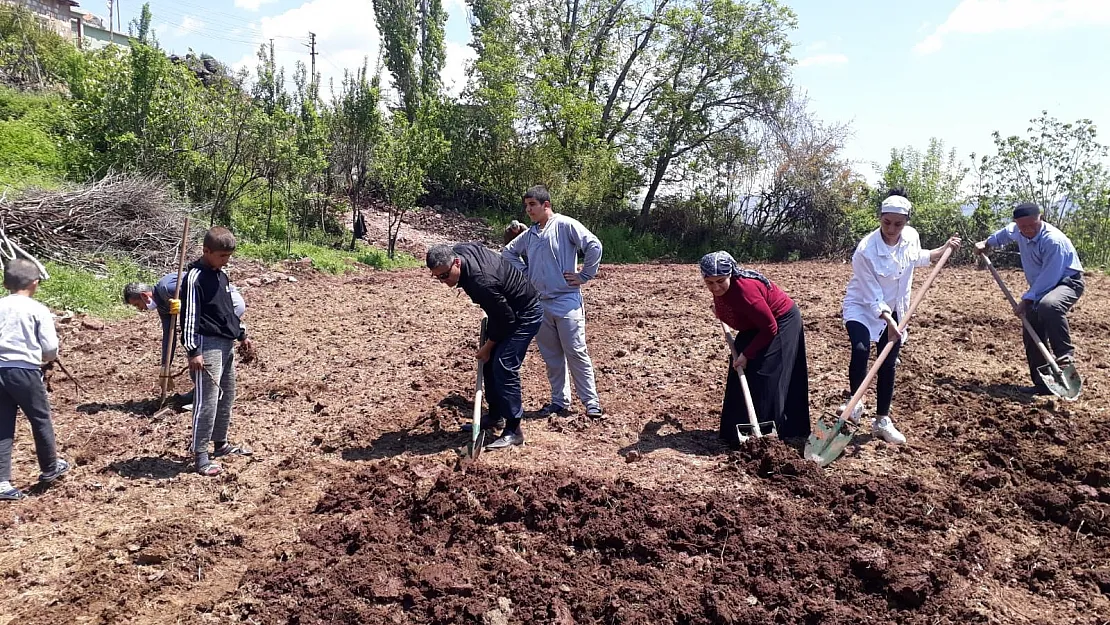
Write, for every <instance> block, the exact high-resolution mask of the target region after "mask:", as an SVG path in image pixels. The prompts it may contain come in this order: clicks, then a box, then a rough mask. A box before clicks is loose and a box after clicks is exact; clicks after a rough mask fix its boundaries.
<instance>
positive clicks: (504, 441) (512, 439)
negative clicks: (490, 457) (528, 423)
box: [486, 430, 524, 451]
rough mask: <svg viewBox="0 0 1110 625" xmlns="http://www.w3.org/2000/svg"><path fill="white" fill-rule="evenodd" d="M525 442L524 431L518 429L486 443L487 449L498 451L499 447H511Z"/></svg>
mask: <svg viewBox="0 0 1110 625" xmlns="http://www.w3.org/2000/svg"><path fill="white" fill-rule="evenodd" d="M523 444H524V432H523V431H521V430H517V431H516V432H506V433H504V434H502V435H501V437H500V438H498V439H497V440H495V441H493V442H492V443H490V444H489V445H486V451H497V450H499V449H508V448H509V447H519V446H521V445H523Z"/></svg>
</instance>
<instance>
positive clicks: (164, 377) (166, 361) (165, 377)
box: [158, 217, 189, 405]
mask: <svg viewBox="0 0 1110 625" xmlns="http://www.w3.org/2000/svg"><path fill="white" fill-rule="evenodd" d="M188 245H189V218H188V217H186V218H185V227H184V228H183V229H182V231H181V258H179V259H178V261H177V284H176V285H175V286H174V289H173V298H174V299H181V273H182V271H184V270H185V254H186V253H188V251H189V250H188ZM175 342H177V315H176V314H172V313H171V314H170V343H169V345H168V346H167V349H166V353H165V354H163V355H162V371H161V375H160V376H158V388H159V389H160V392H161V396H160V397H159V398H158V402H159V405H161V404H164V403H165V402H166V395H167V394H168V393H169V387H170V384H172V382H171V380H172V377H171V376H170V366H171V365H172V362H171V358H170V354H172V353H173V351H174V349H173V348H174V345H173V344H174V343H175Z"/></svg>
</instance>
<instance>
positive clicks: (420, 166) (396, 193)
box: [374, 115, 447, 259]
mask: <svg viewBox="0 0 1110 625" xmlns="http://www.w3.org/2000/svg"><path fill="white" fill-rule="evenodd" d="M429 121H431V120H425V119H424V118H423V117H420V118H418V119H417V121H416V123H415V124H410V123H408V120H407V118H405V117H404V116H403V115H394V116H393V118H392V120H391V121H390V124H389V127H388V129H387V130H386V132H385V134H384V136H383V138H382V146H381V149H380V150H379V151H378V153H377V158H376V159H375V162H374V175H375V177H376V178H377V180H378V183H379V184H380V185H381V188H382V191H383V194H384V196H385V200H386V202H388V205H389V225H388V238H389V249H388V254H389V258H391V259H392V258H393V255H394V253H395V252H396V250H397V235H398V234H399V233H400V230H401V224H402V223H403V222H404V218H405V214H406V213H408V212H409V211H410V210H412V209H413V208H414V207H415V205H416V200H417V198H419V197H420V196H421V195H423V194H424V175H425V172H426V171H428V169H429V167H431V166H432V165H434V163H435V161H436V160H437V159H439V158H442V155H443V153H444V152H445V151H446V149H447V146H446V142H445V141H444V139H443V135H442V134H441V133H440V132H439V130H438V129H436V127H435V126H434V124H431V123H428V122H429Z"/></svg>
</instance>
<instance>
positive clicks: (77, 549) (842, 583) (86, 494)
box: [0, 262, 1110, 625]
mask: <svg viewBox="0 0 1110 625" xmlns="http://www.w3.org/2000/svg"><path fill="white" fill-rule="evenodd" d="M756 268H757V269H760V270H762V271H764V272H765V273H766V274H767V275H768V276H769V277H771V278H772V279H773V280H775V281H776V282H778V283H779V284H780V285H781V286H782V287H783V288H784V289H785V290H786V291H787V292H788V293H790V294H791V295H792V296H793V297H794V298H795V300H796V301H797V302H798V304H799V306H800V307H801V309H802V314H803V316H804V319H805V330H806V340H807V344H808V345H807V346H808V351H809V358H810V360H809V371H810V376H811V384H810V386H811V397H810V401H811V405H812V409H813V412H814V415H815V416H816V415H818V414H822V413H825V412H827V411H829V410H831V409H833V408H835V406H836V405H838V404H839V403H841V402H842V401H844V399H845V398H846V395H847V392H846V390H847V389H846V387H847V361H848V356H849V352H848V342H847V337H846V333H845V332H844V329H843V326H842V323H841V319H840V300H841V297H842V295H843V291H844V287H845V285H846V283H847V280H848V278H849V267H848V266H847V265H845V264H836V263H816V262H801V263H792V264H783V265H763V266H757V267H756ZM259 271H261V269H260V268H258V267H256V266H253V265H250V264H249V263H238V264H233V266H232V268H231V272H232V278H233V280H235V281H236V282H237V283H239V284H240V285H242V284H244V283H245V281H246V280H247V279H249V278H250V277H251V276H252V275H255V274H257V273H258V272H259ZM285 271H292V272H295V273H294V275H296V277H297V278H298V281H297V282H289V281H287V280H278V281H274V282H270V283H268V284H266V283H263V284H258V285H257V286H250V287H246V288H245V289H244V296H245V297H246V299H247V302H248V305H249V311H248V313H247V317H246V321H248V323H249V327H250V331H251V333H252V335H253V337H254V339H255V342H256V345H257V346H258V348H259V360H258V361H257V362H256V363H254V364H252V365H240V368H239V391H238V400H237V402H236V407H235V411H234V417H233V422H232V429H231V432H232V438H233V440H235V441H238V442H243V443H246V444H249V445H250V446H252V447H253V448H254V450H255V455H254V456H253V457H251V458H234V459H231V460H229V461H227V462H225V463H224V469H225V471H224V473H223V474H222V475H220V476H219V477H216V478H206V477H201V476H199V475H196V474H194V473H193V472H192V471H191V466H190V464H189V457H188V455H187V454H186V445H187V440H188V438H189V433H190V426H191V422H190V415H189V414H188V413H184V412H177V413H173V414H170V415H168V416H158V417H156V416H155V413H156V407H157V406H156V405H155V402H154V401H152V399H151V398H152V397H155V396H156V392H155V390H154V385H155V382H156V379H157V373H156V371H157V359H158V354H157V345H158V333H159V327H158V320H157V319H156V318H154V317H153V314H150V315H143V316H136V317H133V318H130V319H127V320H124V321H122V322H118V323H112V324H107V325H105V324H101V323H98V322H96V321H95V320H71V321H68V322H63V323H59V328H60V332H61V334H62V338H63V348H62V350H63V351H62V354H63V358H64V359H65V361H66V365H67V366H68V368H69V369H71V370H73V371H74V372H75V373H76V374H78V376H79V378H80V380H81V382H82V384H83V386H84V387H86V388H85V392H84V393H79V392H78V391H77V390H76V389H75V388H74V386H73V385H72V384H71V383H69V382H68V381H67V380H65V379H64V377H62V376H60V375H57V376H55V377H54V379H53V391H52V393H51V399H52V402H53V405H54V409H55V427H56V429H57V434H58V440H59V446H60V449H61V453H62V455H63V456H64V457H65V458H67V459H69V460H71V461H73V462H75V465H76V466H75V468H74V469H73V471H71V473H70V474H69V475H68V476H66V477H65V478H64V479H63V480H62V481H60V482H59V483H57V484H56V485H54V486H53V487H51V488H49V489H46V490H40V489H38V488H37V487H36V488H33V489H31V497H29V498H27V499H26V500H24V501H22V502H19V503H15V504H6V505H0V588H2V594H0V596H2V599H0V625H7V624H8V623H12V624H19V625H23V624H31V623H50V624H57V623H231V622H243V623H290V624H292V623H304V624H307V623H397V624H407V623H413V624H416V623H421V624H424V623H443V624H446V623H484V624H487V625H494V624H510V623H513V624H515V623H557V624H561V625H568V624H571V623H578V624H583V625H585V624H594V623H597V624H601V623H606V624H612V623H627V624H632V623H636V624H645V625H646V624H658V623H689V624H702V623H705V624H708V623H736V624H742V623H753V624H756V623H784V624H791V623H806V624H834V623H835V624H852V625H859V624H863V623H876V624H877V623H915V624H921V625H925V624H930V625H936V624H953V625H955V624H961V625H962V624H966V623H1030V624H1049V623H1051V624H1065V623H1066V624H1083V625H1102V624H1104V623H1107V622H1110V442H1108V441H1110V415H1108V400H1110V368H1108V367H1110V348H1108V345H1107V340H1108V336H1110V302H1108V300H1107V297H1106V295H1107V293H1108V292H1110V280H1108V279H1106V278H1104V277H1101V276H1090V277H1089V278H1088V285H1087V293H1086V295H1085V296H1084V297H1083V299H1082V300H1081V301H1080V304H1079V305H1078V307H1077V308H1076V310H1075V311H1074V312H1073V313H1072V315H1071V320H1072V328H1073V333H1074V336H1075V339H1076V343H1077V345H1078V346H1079V351H1078V367H1079V369H1080V371H1081V373H1082V374H1083V375H1084V377H1085V388H1084V392H1083V395H1082V397H1081V399H1080V400H1079V401H1077V402H1072V403H1068V402H1064V401H1062V400H1058V399H1053V398H1039V397H1032V396H1027V395H1023V394H1022V393H1021V392H1019V391H1018V390H1017V388H1016V387H1017V386H1021V385H1028V384H1029V383H1030V381H1029V380H1028V374H1027V371H1026V367H1025V364H1024V357H1023V352H1022V348H1021V340H1020V330H1019V323H1018V321H1017V319H1016V318H1014V317H1013V316H1012V315H1011V314H1010V313H1009V307H1008V305H1007V304H1006V303H1005V301H1004V299H1003V297H1002V295H1001V293H1000V292H999V291H998V290H997V288H996V287H995V286H994V284H993V282H992V281H991V279H990V276H989V274H986V273H983V272H978V271H975V270H974V269H970V268H952V269H945V270H944V271H943V272H942V273H941V274H940V276H939V278H938V281H937V283H936V285H935V287H934V290H933V291H931V292H930V293H929V296H928V298H927V299H926V301H925V303H924V305H923V306H922V307H921V308H920V309H919V311H918V314H917V315H916V316H915V318H914V319H913V321H912V322H911V324H910V338H909V341H908V342H907V343H906V346H905V348H904V349H903V351H902V356H901V364H900V366H899V369H898V387H897V390H896V393H895V407H894V413H893V416H894V418H895V420H896V422H897V424H898V425H899V427H900V428H901V430H902V431H903V432H904V433H905V434H906V435H907V436H908V437H909V441H910V442H909V444H908V445H906V446H904V447H901V448H896V447H893V446H890V445H888V444H886V443H884V442H882V441H879V440H876V439H872V438H871V437H870V436H869V435H863V434H861V435H859V436H857V437H856V439H855V441H854V443H853V445H852V446H850V447H849V448H848V450H847V453H846V455H845V456H844V457H842V458H841V459H839V460H838V461H837V462H835V463H834V464H832V465H831V466H829V467H828V468H825V469H820V468H818V467H817V466H816V465H814V464H812V463H809V462H806V461H803V460H802V459H801V458H800V457H799V454H798V453H797V452H796V451H794V450H792V449H790V448H788V447H786V446H784V445H783V444H782V443H781V442H779V441H776V440H770V439H764V440H763V441H760V442H758V443H750V444H747V445H746V446H745V447H744V448H743V449H742V450H741V451H738V452H730V451H729V450H728V449H726V448H723V447H721V446H720V445H719V444H718V443H717V440H716V428H717V422H718V413H719V410H720V403H721V398H722V397H721V396H722V393H723V390H724V379H725V367H726V360H725V349H724V346H723V344H722V342H721V338H720V332H719V327H718V326H717V325H715V324H714V322H713V319H712V317H711V313H710V312H709V310H708V306H709V301H710V298H709V295H708V293H707V292H706V291H705V289H704V287H703V286H702V285H701V281H700V278H699V276H698V274H697V272H696V268H695V267H693V266H692V265H641V266H609V265H605V266H603V268H602V272H601V274H600V275H599V277H598V279H596V280H595V281H593V282H591V283H590V284H589V285H588V286H587V287H586V289H585V294H586V301H587V307H588V309H587V315H588V323H589V325H588V340H589V344H590V350H591V353H592V356H593V358H594V363H595V367H596V369H597V372H598V387H599V390H600V392H601V396H602V400H603V403H604V407H605V409H606V412H607V413H608V416H607V418H606V419H604V420H600V421H590V420H587V419H586V418H585V415H584V409H583V408H582V406H581V405H578V406H576V407H575V409H574V411H572V414H570V415H569V416H563V417H554V418H550V419H548V418H537V417H534V416H531V415H530V416H531V418H529V419H527V420H526V421H525V425H524V428H525V436H526V438H527V444H526V445H525V446H524V447H522V448H518V449H515V450H512V451H510V452H501V453H488V454H483V456H482V457H481V458H480V459H479V460H478V461H477V462H476V463H472V464H469V463H461V462H460V461H459V454H458V452H457V450H458V448H459V447H461V446H462V445H464V443H465V440H466V435H464V434H462V433H460V432H459V426H460V425H461V424H462V423H464V422H465V421H466V420H468V418H469V411H470V407H471V403H470V402H471V397H472V393H473V384H474V374H475V366H474V365H475V363H474V360H473V357H472V356H473V353H474V350H475V348H476V344H477V341H476V339H477V330H478V311H477V309H476V308H474V307H473V306H472V305H471V304H470V302H469V300H468V299H467V298H466V297H465V295H462V296H459V294H457V293H455V292H452V291H450V290H448V289H447V288H446V287H443V286H442V285H440V284H438V283H437V282H435V281H434V280H432V279H431V278H430V277H429V275H428V273H427V271H423V270H406V271H397V272H375V271H372V270H365V271H361V272H359V273H355V274H349V275H347V276H343V277H332V276H324V275H319V274H316V273H314V272H312V271H311V270H308V269H305V268H304V266H303V265H301V266H299V268H292V269H289V268H287V269H285ZM1004 277H1005V278H1006V279H1007V280H1008V281H1009V283H1010V284H1011V285H1012V286H1013V287H1014V288H1019V287H1022V286H1023V279H1022V277H1021V275H1020V274H1019V273H1016V272H1004ZM923 278H924V274H923V273H922V274H920V275H919V277H918V282H919V284H920V282H921V281H923ZM179 366H180V365H179ZM524 369H525V373H524V375H525V405H526V408H527V409H529V410H536V409H538V408H539V407H540V406H541V405H543V403H545V401H546V399H547V397H548V394H547V393H548V390H547V379H546V376H545V374H544V370H543V363H542V361H541V360H540V358H539V354H538V353H537V352H536V351H535V348H534V347H533V348H532V351H531V353H530V354H529V356H528V359H527V361H526V363H525V367H524ZM187 385H188V381H187V379H186V378H185V377H182V378H179V380H178V390H184V389H183V388H182V387H183V386H187ZM869 400H870V401H873V399H872V398H871V397H869ZM37 474H38V469H37V466H36V465H35V462H34V454H33V447H32V442H31V436H30V432H29V429H28V428H27V427H26V425H25V422H23V421H21V423H20V425H19V430H18V433H17V440H16V452H15V470H14V477H15V480H14V481H15V483H16V485H17V486H21V487H24V488H29V487H30V486H31V483H32V480H33V479H34V477H35V476H37Z"/></svg>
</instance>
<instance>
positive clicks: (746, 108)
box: [640, 0, 796, 223]
mask: <svg viewBox="0 0 1110 625" xmlns="http://www.w3.org/2000/svg"><path fill="white" fill-rule="evenodd" d="M665 24H666V27H667V34H666V39H665V43H664V44H663V46H662V49H661V50H660V52H659V54H658V56H657V69H656V72H655V76H656V79H655V81H654V83H653V85H652V87H651V89H652V90H654V91H655V92H656V95H655V96H654V98H653V99H652V100H651V101H650V102H648V103H647V104H646V111H647V114H648V117H649V118H650V119H652V120H653V121H652V124H651V125H650V126H646V127H645V128H644V130H643V131H642V133H641V140H642V141H644V142H645V143H646V145H645V147H646V149H647V158H646V159H645V160H646V163H645V164H646V166H647V180H648V187H647V192H646V194H645V196H644V200H643V203H642V204H641V209H640V215H641V218H642V219H644V218H646V217H647V216H648V214H649V212H650V210H651V204H652V201H653V200H654V198H655V194H656V193H657V192H658V191H659V187H660V185H661V184H662V183H663V181H664V180H665V179H666V177H667V174H668V172H669V170H670V167H671V165H672V164H673V163H675V162H676V161H679V160H681V159H683V158H684V157H686V156H687V155H690V156H693V154H692V153H694V152H696V151H697V150H699V149H702V148H703V147H705V146H706V145H708V144H709V143H710V142H711V141H712V140H713V139H714V138H716V137H717V136H719V135H721V134H723V133H727V132H730V131H732V130H734V129H736V128H738V127H740V126H742V125H744V124H746V123H750V122H768V121H771V120H773V119H774V118H775V116H776V115H777V114H778V113H779V111H780V110H781V107H782V106H783V105H784V104H785V103H786V102H787V99H788V97H789V95H790V94H789V89H788V87H787V79H788V69H789V66H790V64H791V63H792V59H791V58H790V56H789V52H790V40H789V31H790V30H791V29H792V28H794V26H795V24H796V20H795V17H794V14H793V13H792V12H791V11H790V9H788V8H786V7H784V6H780V5H779V4H778V3H776V2H774V0H761V1H759V2H758V3H755V2H752V3H749V2H745V1H743V0H693V1H692V2H689V3H686V4H684V5H682V6H674V7H672V8H670V9H669V10H668V11H667V13H666V16H665ZM641 223H642V221H641Z"/></svg>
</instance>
